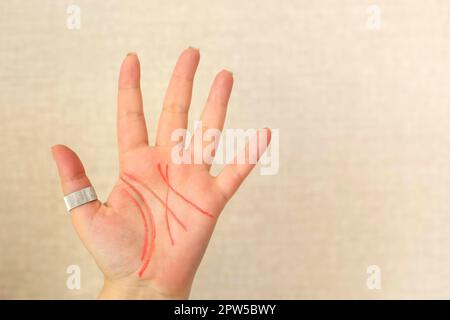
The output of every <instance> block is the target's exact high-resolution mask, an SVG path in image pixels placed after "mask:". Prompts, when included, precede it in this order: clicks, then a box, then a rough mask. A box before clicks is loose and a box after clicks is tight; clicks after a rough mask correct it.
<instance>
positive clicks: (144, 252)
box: [123, 189, 148, 261]
mask: <svg viewBox="0 0 450 320" xmlns="http://www.w3.org/2000/svg"><path fill="white" fill-rule="evenodd" d="M123 191H124V192H125V194H126V195H127V197H129V198H130V200H131V201H132V202H133V203H134V204H135V205H136V206H137V207H138V208H139V212H140V215H141V218H142V220H143V221H144V230H145V236H144V245H143V247H142V253H141V261H142V260H144V258H145V254H146V253H147V245H148V224H147V219H146V218H145V213H144V210H142V207H141V205H140V204H139V202H137V201H136V199H135V198H134V197H133V196H132V195H131V194H130V193H129V192H128V190H126V189H123Z"/></svg>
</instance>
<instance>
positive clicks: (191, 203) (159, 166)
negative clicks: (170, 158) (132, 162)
mask: <svg viewBox="0 0 450 320" xmlns="http://www.w3.org/2000/svg"><path fill="white" fill-rule="evenodd" d="M158 171H159V174H160V175H161V178H162V179H163V180H164V182H165V183H166V184H167V186H168V187H169V188H170V189H171V190H172V191H173V192H175V193H176V194H177V195H178V196H179V197H180V198H181V199H183V200H184V201H186V202H187V203H189V204H190V205H191V206H193V207H194V208H195V209H197V210H198V211H200V212H201V213H203V214H204V215H206V216H208V217H210V218H213V217H214V216H213V215H212V214H210V213H209V212H207V211H205V210H203V209H202V208H200V207H199V206H197V205H196V204H195V203H193V202H192V201H190V200H188V199H186V197H185V196H183V195H182V194H181V193H179V192H178V191H177V190H175V188H174V187H172V185H171V184H170V183H169V181H168V180H166V179H165V178H164V175H163V172H162V169H161V164H160V163H158Z"/></svg>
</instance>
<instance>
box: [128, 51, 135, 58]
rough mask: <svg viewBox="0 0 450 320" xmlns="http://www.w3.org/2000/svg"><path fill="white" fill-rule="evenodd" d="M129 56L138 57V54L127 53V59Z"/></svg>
mask: <svg viewBox="0 0 450 320" xmlns="http://www.w3.org/2000/svg"><path fill="white" fill-rule="evenodd" d="M128 56H137V53H136V52H128V53H127V57H128Z"/></svg>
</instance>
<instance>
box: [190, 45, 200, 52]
mask: <svg viewBox="0 0 450 320" xmlns="http://www.w3.org/2000/svg"><path fill="white" fill-rule="evenodd" d="M188 49H192V50H196V51H200V49H199V48H196V47H191V46H189V48H188Z"/></svg>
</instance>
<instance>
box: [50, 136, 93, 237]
mask: <svg viewBox="0 0 450 320" xmlns="http://www.w3.org/2000/svg"><path fill="white" fill-rule="evenodd" d="M52 154H53V158H54V160H55V162H56V166H57V167H58V172H59V178H60V181H61V187H62V190H63V193H64V195H67V194H69V193H72V192H75V191H78V190H81V189H83V188H86V187H89V186H90V185H91V183H90V181H89V179H88V177H87V176H86V173H85V171H84V167H83V164H82V163H81V161H80V159H79V158H78V156H77V155H76V153H75V152H73V151H72V150H71V149H69V148H68V147H66V146H63V145H56V146H53V147H52ZM100 206H101V203H100V201H98V200H96V201H91V202H88V203H86V204H83V205H81V206H79V207H76V208H74V209H72V210H71V211H70V213H71V215H72V221H73V223H74V226H75V229H76V230H77V231H78V232H80V233H84V232H86V230H87V227H88V225H89V221H91V219H92V217H93V216H94V214H95V213H96V212H97V210H98V209H99V208H100Z"/></svg>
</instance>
